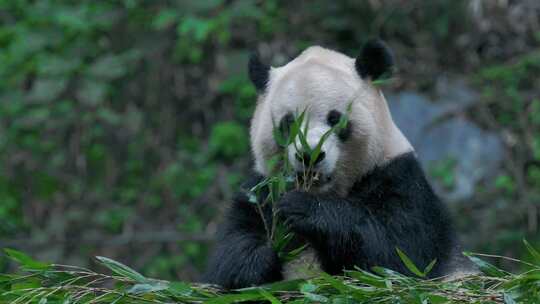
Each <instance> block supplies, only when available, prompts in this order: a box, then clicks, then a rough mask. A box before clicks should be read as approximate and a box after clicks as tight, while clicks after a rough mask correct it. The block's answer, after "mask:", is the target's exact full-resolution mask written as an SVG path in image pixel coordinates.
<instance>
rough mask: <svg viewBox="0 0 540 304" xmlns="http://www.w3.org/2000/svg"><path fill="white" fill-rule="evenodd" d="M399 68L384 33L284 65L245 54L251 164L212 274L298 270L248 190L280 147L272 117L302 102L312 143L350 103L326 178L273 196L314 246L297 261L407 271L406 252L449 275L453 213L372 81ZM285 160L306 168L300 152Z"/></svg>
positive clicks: (249, 280) (330, 269)
mask: <svg viewBox="0 0 540 304" xmlns="http://www.w3.org/2000/svg"><path fill="white" fill-rule="evenodd" d="M392 70H393V56H392V53H391V51H390V50H389V48H388V47H387V46H386V44H385V43H384V42H382V41H380V40H371V41H368V42H367V43H366V44H365V45H364V46H363V48H362V49H361V51H360V54H359V56H358V57H356V58H350V57H348V56H346V55H344V54H341V53H339V52H336V51H333V50H330V49H326V48H322V47H319V46H313V47H310V48H308V49H306V50H305V51H304V52H302V53H301V54H300V55H299V56H298V57H296V58H295V59H294V60H292V61H290V62H289V63H287V64H286V65H284V66H281V67H270V66H268V65H265V64H263V63H262V62H261V61H260V60H259V58H258V56H253V57H252V58H251V59H250V61H249V67H248V72H249V76H250V79H251V81H252V82H253V84H254V86H255V87H256V89H257V91H258V101H257V106H256V109H255V113H254V115H253V118H252V120H251V129H250V137H251V148H252V152H253V157H254V162H255V166H254V167H255V169H254V171H255V172H254V174H253V176H252V177H250V178H249V179H248V180H247V181H246V182H245V184H244V185H243V186H242V189H243V191H240V192H239V194H238V195H237V196H236V197H235V198H234V200H233V202H232V206H231V207H230V209H229V210H228V212H227V214H226V216H225V220H224V223H223V225H222V226H221V228H220V229H219V237H218V242H217V246H216V248H215V252H214V253H213V255H212V257H211V259H210V262H209V266H208V270H207V272H206V274H205V276H204V279H205V280H206V282H209V283H215V284H219V285H221V286H223V287H225V288H242V287H247V286H254V285H260V284H264V283H270V282H274V281H279V280H282V279H286V278H290V277H291V275H292V276H294V269H293V270H292V273H291V267H292V266H291V265H289V264H283V263H282V262H281V261H280V259H279V257H278V254H277V253H276V252H274V250H273V249H272V248H271V246H270V245H269V244H268V242H267V238H266V233H265V229H264V226H263V222H262V220H261V217H260V216H259V215H258V213H257V210H256V206H255V205H254V204H252V203H250V202H249V199H248V197H247V195H245V190H246V189H250V188H251V187H253V186H254V185H256V184H257V183H258V182H259V181H260V180H261V179H262V178H263V177H264V176H267V175H268V174H269V172H268V171H267V170H268V169H267V166H266V163H267V162H268V161H269V160H270V159H271V158H272V157H273V156H275V155H276V154H277V153H280V152H282V151H280V148H279V145H278V144H277V143H276V142H275V139H274V137H273V134H272V130H273V127H274V126H275V125H276V124H278V123H279V124H280V125H284V124H285V125H286V124H287V123H290V121H291V115H293V113H298V111H302V110H304V109H305V110H306V111H307V114H308V115H307V117H309V132H308V134H309V136H308V138H307V141H308V143H309V144H310V145H312V146H314V145H316V144H317V143H318V141H319V139H320V137H321V136H322V135H323V134H324V133H325V132H326V131H327V130H329V129H330V128H332V126H333V125H334V124H336V123H337V122H338V121H339V119H340V117H341V115H343V114H344V113H345V112H346V111H347V110H348V105H350V104H352V106H351V107H350V108H349V110H350V113H348V118H349V123H348V124H347V127H346V128H345V129H343V130H340V131H339V132H336V133H335V134H332V135H331V136H330V137H329V138H328V139H327V140H326V141H325V142H324V145H323V146H322V152H323V153H320V154H319V156H320V159H317V160H316V170H317V171H318V173H319V174H320V176H321V178H320V182H319V183H318V184H317V185H316V186H315V187H314V188H311V189H310V190H309V192H303V191H298V190H293V191H290V192H287V193H286V194H284V195H283V196H282V197H281V198H280V200H279V202H278V210H279V213H278V216H279V217H280V218H281V220H283V221H285V222H286V223H288V224H289V229H291V230H292V231H294V233H295V235H297V236H298V239H301V242H307V243H308V244H309V248H310V250H308V251H307V252H306V253H305V255H304V257H302V259H307V260H309V259H312V260H314V261H315V262H316V265H317V267H320V269H322V270H323V271H325V272H327V273H329V274H333V275H336V274H340V273H343V270H348V269H354V267H355V266H357V267H360V268H362V269H365V270H370V269H371V268H372V267H373V266H382V267H386V268H389V269H393V270H395V271H398V272H400V273H404V274H410V273H409V271H408V270H407V268H406V267H405V265H404V263H403V262H402V261H401V259H400V257H399V255H398V254H397V252H396V248H399V249H401V250H402V251H403V252H405V254H406V255H407V256H408V257H409V258H410V259H412V261H413V262H414V263H415V264H416V265H417V266H418V267H419V268H421V269H423V268H424V267H426V266H427V265H428V264H429V263H430V262H431V261H433V260H434V259H436V260H437V262H436V264H435V267H434V268H433V269H432V271H431V272H430V273H429V277H439V276H443V275H445V274H447V273H448V272H449V271H450V268H451V264H452V263H450V261H451V260H452V252H454V248H455V243H456V241H455V236H454V230H453V228H452V222H451V218H450V216H449V213H448V212H447V209H446V207H445V206H444V205H443V204H442V203H441V201H440V200H439V198H438V197H437V196H436V194H435V193H434V192H433V190H432V188H431V186H430V184H429V183H428V181H427V180H426V176H425V174H424V171H423V170H422V168H421V166H420V165H419V162H418V159H417V157H416V155H415V152H414V149H413V147H412V146H411V144H410V143H409V141H408V140H407V138H405V136H404V135H403V134H402V132H401V131H400V129H399V128H398V127H397V126H396V124H395V123H394V121H393V120H392V116H391V113H390V111H389V108H388V105H387V102H386V100H385V97H384V95H383V93H382V91H381V89H380V87H378V86H377V85H376V83H375V81H376V80H379V79H380V78H381V77H383V76H386V75H389V73H391V71H392ZM287 149H288V150H289V151H287V152H288V153H289V155H291V156H292V155H294V153H298V151H296V150H295V149H294V148H293V147H292V145H291V146H289V147H288V148H287ZM289 159H290V161H291V163H292V166H294V168H295V169H296V170H298V171H300V170H302V168H303V164H302V163H301V161H300V160H299V159H297V158H295V157H289ZM265 212H266V213H265V215H266V217H267V218H270V217H271V216H272V214H271V212H270V211H269V210H265ZM310 253H311V255H310ZM302 259H300V260H302Z"/></svg>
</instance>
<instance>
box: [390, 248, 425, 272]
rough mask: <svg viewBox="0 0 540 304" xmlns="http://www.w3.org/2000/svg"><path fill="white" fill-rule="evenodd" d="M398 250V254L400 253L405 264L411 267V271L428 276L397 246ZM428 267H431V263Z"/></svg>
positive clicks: (408, 267)
mask: <svg viewBox="0 0 540 304" xmlns="http://www.w3.org/2000/svg"><path fill="white" fill-rule="evenodd" d="M396 251H397V254H398V255H399V258H400V259H401V261H402V262H403V263H404V264H405V266H406V267H407V269H409V271H410V272H412V273H414V274H415V275H417V276H419V277H421V278H424V277H425V276H426V275H425V274H424V273H423V272H422V271H420V270H419V269H418V267H416V265H414V263H413V261H412V260H411V259H410V258H409V257H408V256H407V255H406V254H405V253H404V252H403V251H401V250H400V249H399V248H397V247H396ZM430 265H431V264H430ZM428 267H429V265H428ZM431 267H433V266H431Z"/></svg>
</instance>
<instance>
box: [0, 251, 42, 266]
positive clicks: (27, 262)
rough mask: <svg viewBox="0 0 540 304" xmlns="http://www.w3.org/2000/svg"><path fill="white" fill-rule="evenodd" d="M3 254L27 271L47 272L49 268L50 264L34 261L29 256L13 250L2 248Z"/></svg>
mask: <svg viewBox="0 0 540 304" xmlns="http://www.w3.org/2000/svg"><path fill="white" fill-rule="evenodd" d="M4 252H5V253H6V255H7V256H8V257H9V258H10V259H12V260H14V261H15V262H17V263H19V264H21V266H22V267H23V268H24V269H27V270H47V269H49V268H50V267H51V264H47V263H43V262H39V261H36V260H34V259H33V258H31V257H30V256H29V255H27V254H25V253H22V252H20V251H17V250H14V249H9V248H4Z"/></svg>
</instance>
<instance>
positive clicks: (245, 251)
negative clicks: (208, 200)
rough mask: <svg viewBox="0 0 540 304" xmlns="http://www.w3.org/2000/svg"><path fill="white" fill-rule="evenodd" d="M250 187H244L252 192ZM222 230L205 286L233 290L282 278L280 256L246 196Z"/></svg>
mask: <svg viewBox="0 0 540 304" xmlns="http://www.w3.org/2000/svg"><path fill="white" fill-rule="evenodd" d="M247 184H248V185H247V186H246V185H244V187H248V188H249V186H250V185H249V182H248V183H247ZM267 213H268V212H267ZM267 216H269V214H267ZM219 229H220V230H219V236H218V241H217V244H216V248H215V249H214V253H213V255H212V256H211V258H210V261H209V264H208V268H207V271H206V273H205V275H204V277H203V280H204V281H205V282H207V283H213V284H218V285H221V286H223V287H225V288H228V289H234V288H242V287H248V286H255V285H261V284H264V283H270V282H274V281H279V280H281V279H282V278H283V277H282V273H281V268H282V266H281V263H280V261H279V258H278V255H277V254H276V252H275V251H274V250H273V249H272V248H271V247H270V246H269V244H268V242H267V237H266V230H265V228H264V224H263V222H262V218H261V216H260V215H259V213H258V212H257V211H256V209H255V205H253V204H252V203H249V202H248V199H247V197H246V196H245V195H241V194H240V195H237V197H236V198H235V199H234V202H233V205H232V206H231V208H230V209H229V210H228V213H227V214H226V217H225V222H224V223H223V225H221V226H220V228H219Z"/></svg>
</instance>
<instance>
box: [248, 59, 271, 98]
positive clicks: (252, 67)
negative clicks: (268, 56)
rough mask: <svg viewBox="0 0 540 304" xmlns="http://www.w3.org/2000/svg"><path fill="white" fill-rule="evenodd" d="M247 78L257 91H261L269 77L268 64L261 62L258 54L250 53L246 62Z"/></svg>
mask: <svg viewBox="0 0 540 304" xmlns="http://www.w3.org/2000/svg"><path fill="white" fill-rule="evenodd" d="M248 73H249V79H250V80H251V82H252V83H253V85H254V86H255V88H256V89H257V91H259V92H263V91H264V89H265V88H266V84H267V83H268V79H269V77H270V66H269V65H266V64H264V63H262V62H261V59H260V57H259V54H257V53H252V54H251V56H250V58H249V63H248Z"/></svg>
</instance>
